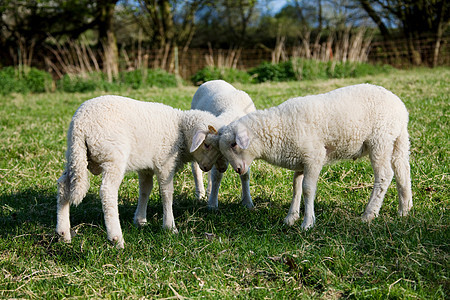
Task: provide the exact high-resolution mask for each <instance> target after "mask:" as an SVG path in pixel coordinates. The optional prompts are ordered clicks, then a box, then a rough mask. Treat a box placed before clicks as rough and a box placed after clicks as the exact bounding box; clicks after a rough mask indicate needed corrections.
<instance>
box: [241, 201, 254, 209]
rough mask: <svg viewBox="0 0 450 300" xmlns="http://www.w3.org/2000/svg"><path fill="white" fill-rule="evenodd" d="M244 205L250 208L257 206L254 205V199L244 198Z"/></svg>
mask: <svg viewBox="0 0 450 300" xmlns="http://www.w3.org/2000/svg"><path fill="white" fill-rule="evenodd" d="M241 203H242V205H244V206H245V207H247V208H248V209H253V208H255V206H254V205H253V202H252V200H250V201H249V200H242V202H241Z"/></svg>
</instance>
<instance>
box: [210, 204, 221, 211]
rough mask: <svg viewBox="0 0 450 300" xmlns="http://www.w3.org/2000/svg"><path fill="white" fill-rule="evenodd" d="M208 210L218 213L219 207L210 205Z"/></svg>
mask: <svg viewBox="0 0 450 300" xmlns="http://www.w3.org/2000/svg"><path fill="white" fill-rule="evenodd" d="M208 210H210V211H218V210H219V206H218V205H209V204H208Z"/></svg>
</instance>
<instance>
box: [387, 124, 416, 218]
mask: <svg viewBox="0 0 450 300" xmlns="http://www.w3.org/2000/svg"><path fill="white" fill-rule="evenodd" d="M409 146H410V145H409V137H408V130H407V128H406V126H405V127H404V128H403V129H402V132H401V133H400V136H399V137H398V138H397V139H396V140H395V142H394V151H393V153H392V161H391V162H392V169H393V170H394V175H395V181H396V183H397V191H398V196H399V209H398V213H399V215H401V216H406V215H407V214H408V212H409V211H410V209H411V208H412V206H413V203H412V192H411V171H410V165H409Z"/></svg>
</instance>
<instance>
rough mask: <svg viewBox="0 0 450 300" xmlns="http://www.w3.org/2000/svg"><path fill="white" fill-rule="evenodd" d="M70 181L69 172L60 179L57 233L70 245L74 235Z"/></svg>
mask: <svg viewBox="0 0 450 300" xmlns="http://www.w3.org/2000/svg"><path fill="white" fill-rule="evenodd" d="M69 189H70V180H69V176H68V174H67V171H64V173H63V174H62V175H61V177H60V178H59V179H58V195H57V203H56V232H57V233H58V235H59V236H60V237H61V238H62V239H63V241H64V242H66V243H70V241H71V240H72V234H71V230H70V202H69Z"/></svg>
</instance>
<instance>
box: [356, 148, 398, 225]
mask: <svg viewBox="0 0 450 300" xmlns="http://www.w3.org/2000/svg"><path fill="white" fill-rule="evenodd" d="M391 158H392V145H380V144H378V145H377V147H376V148H375V149H374V150H372V151H371V153H370V161H371V163H372V168H373V171H374V174H375V182H374V185H373V189H372V194H371V195H370V200H369V203H368V204H367V206H366V209H365V210H364V213H363V215H362V220H363V221H365V222H370V221H372V220H373V219H374V218H375V217H377V216H378V213H379V212H380V208H381V205H382V204H383V199H384V195H385V194H386V192H387V189H388V187H389V184H390V183H391V181H392V177H393V176H394V172H393V170H392V167H391Z"/></svg>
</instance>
